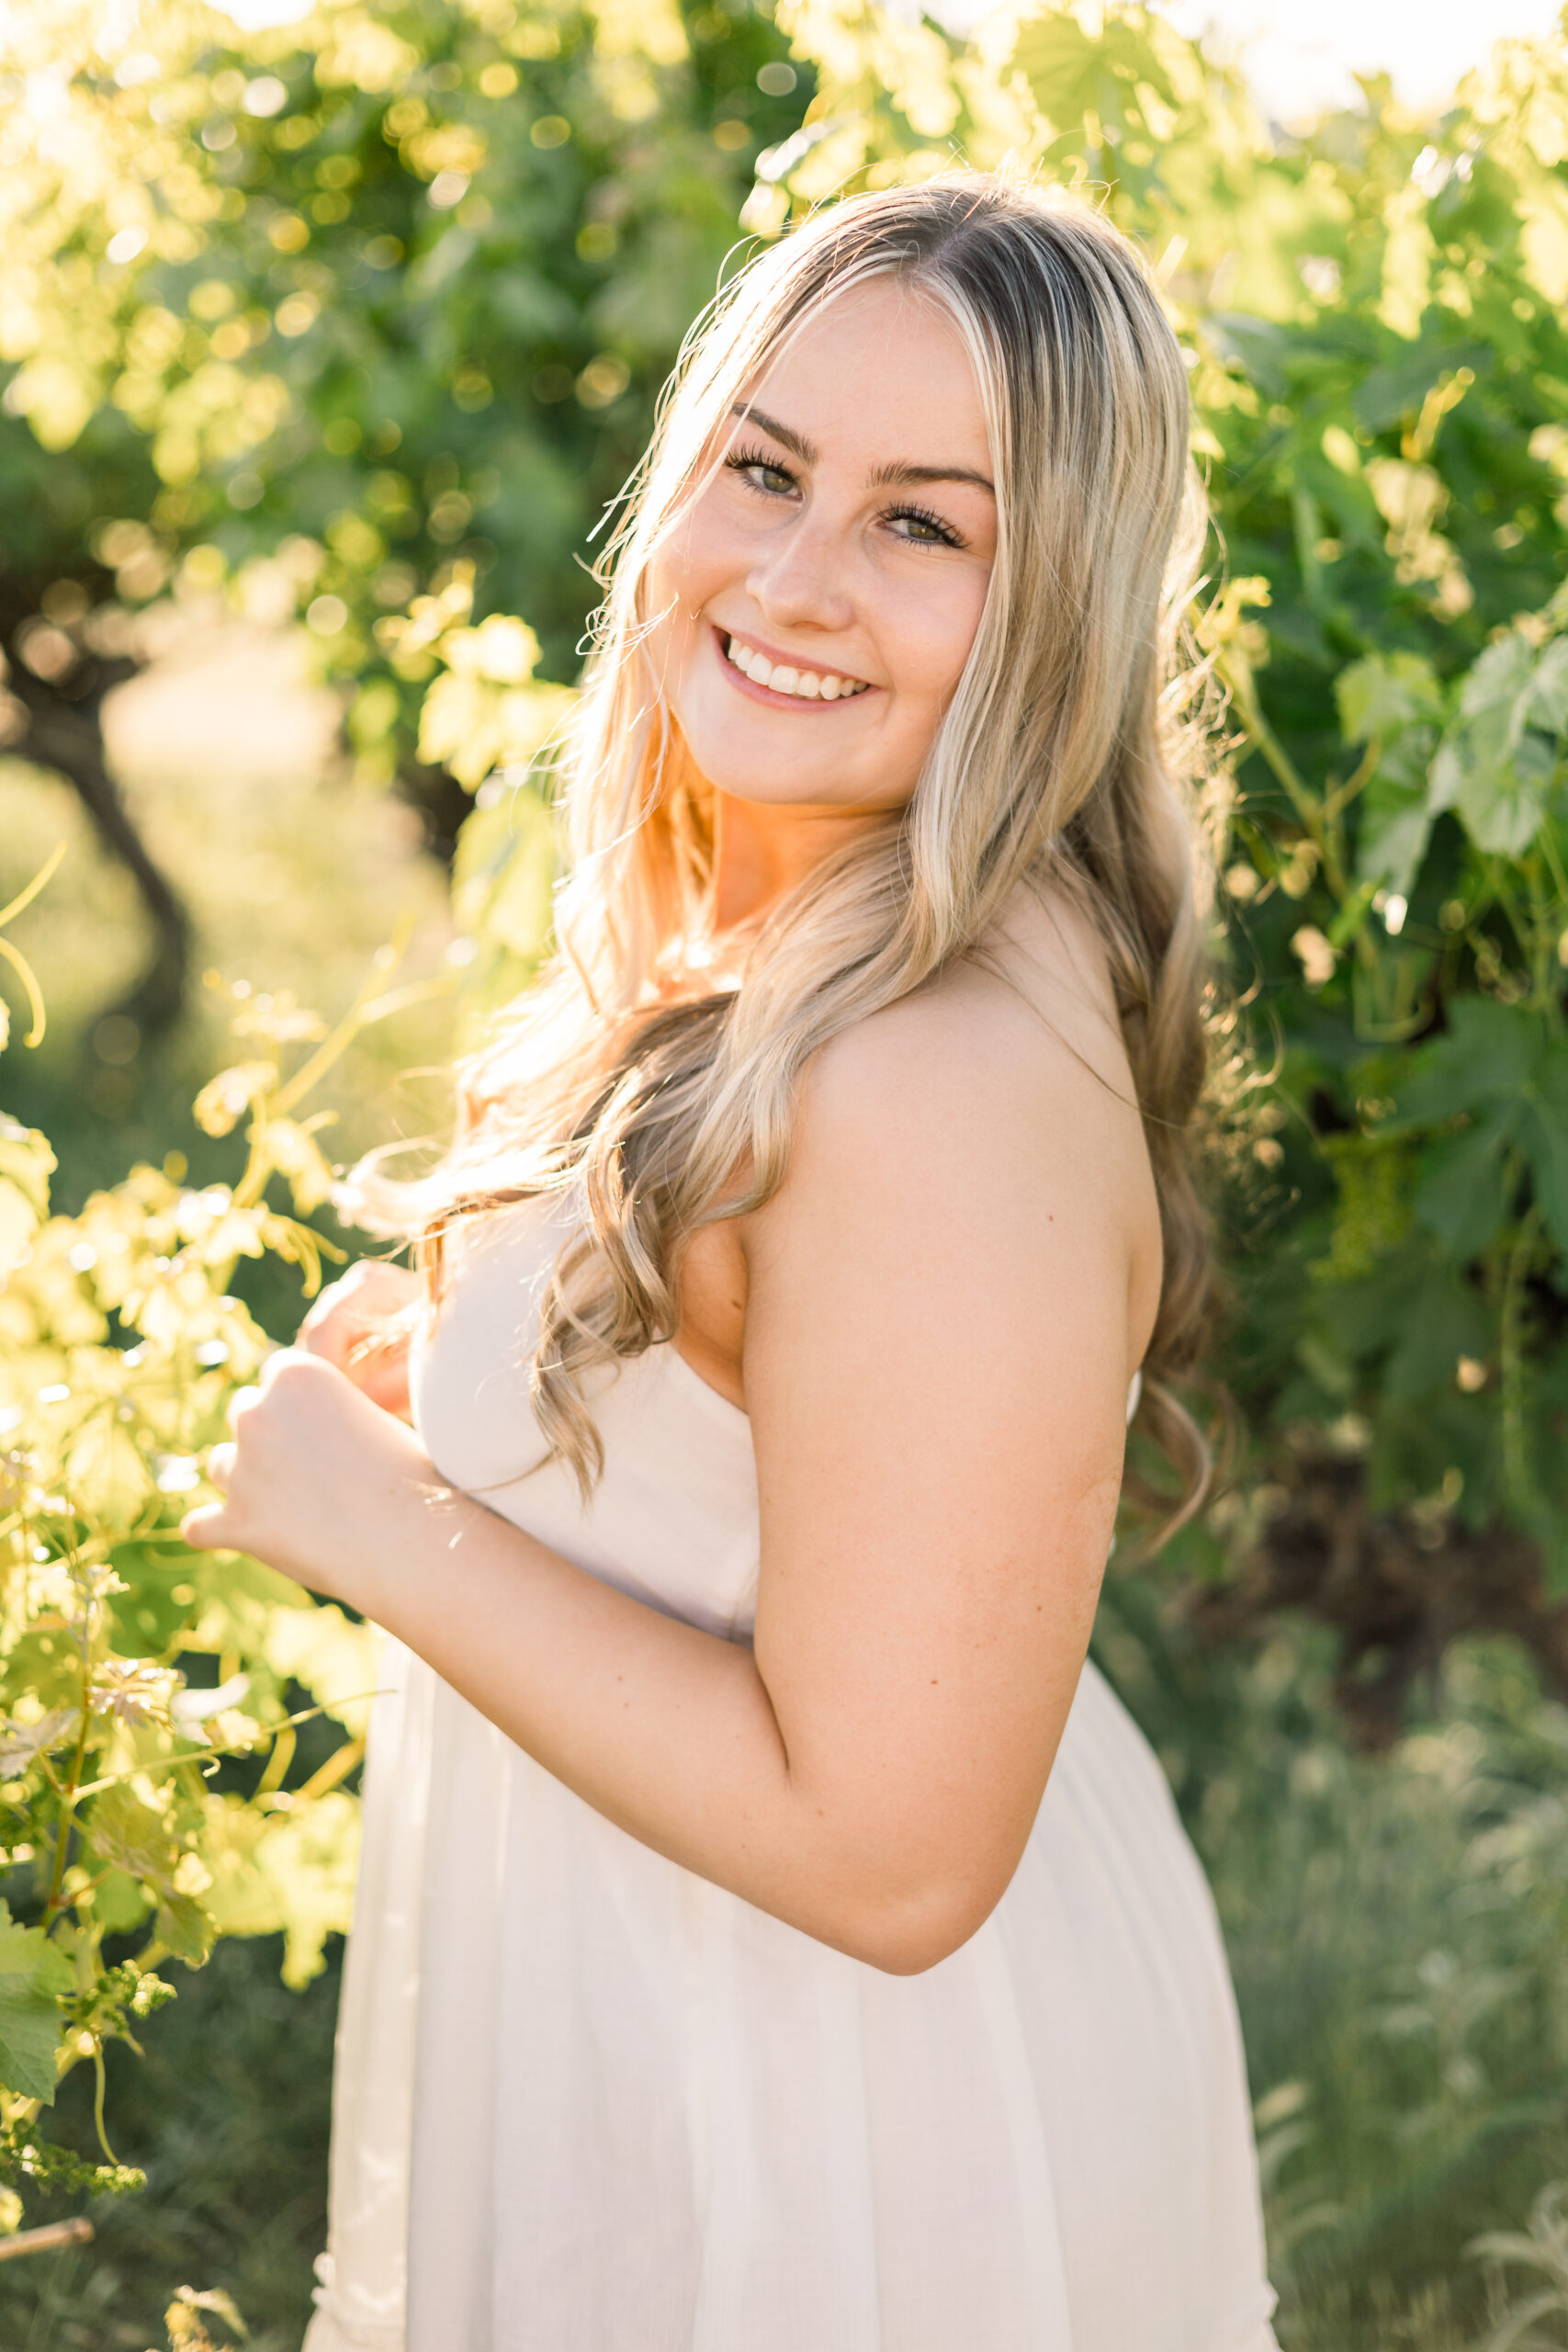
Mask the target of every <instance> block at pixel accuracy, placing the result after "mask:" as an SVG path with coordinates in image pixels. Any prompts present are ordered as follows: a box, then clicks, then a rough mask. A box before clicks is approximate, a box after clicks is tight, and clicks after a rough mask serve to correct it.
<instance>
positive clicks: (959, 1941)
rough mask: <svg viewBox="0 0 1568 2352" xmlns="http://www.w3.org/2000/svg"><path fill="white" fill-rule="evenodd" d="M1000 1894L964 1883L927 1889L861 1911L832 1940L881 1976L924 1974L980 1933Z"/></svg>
mask: <svg viewBox="0 0 1568 2352" xmlns="http://www.w3.org/2000/svg"><path fill="white" fill-rule="evenodd" d="M998 1899H999V1898H998V1894H991V1895H988V1896H987V1897H985V1898H981V1897H979V1896H977V1895H976V1892H975V1890H974V1888H973V1887H968V1886H966V1887H962V1888H960V1887H942V1888H933V1889H930V1890H927V1891H924V1892H922V1893H921V1894H919V1895H917V1896H913V1897H908V1896H906V1897H904V1898H902V1899H899V1900H897V1901H889V1902H885V1903H880V1904H876V1905H873V1906H872V1907H871V1909H870V1910H869V1911H866V1910H862V1911H861V1912H860V1914H859V1915H858V1916H857V1917H856V1918H855V1919H854V1921H853V1922H852V1923H850V1932H849V1933H847V1934H846V1935H844V1936H843V1937H842V1938H841V1939H840V1938H835V1939H834V1940H835V1941H836V1942H838V1944H839V1948H840V1951H847V1952H848V1953H849V1955H850V1957H851V1959H852V1960H858V1961H861V1962H863V1963H864V1965H865V1966H866V1967H867V1968H874V1969H877V1970H879V1971H880V1972H881V1973H882V1974H883V1975H884V1976H923V1975H925V1973H926V1972H927V1971H928V1970H929V1969H932V1968H940V1967H941V1965H942V1962H943V1961H944V1960H951V1959H952V1957H953V1953H954V1952H956V1951H962V1950H963V1948H964V1945H965V1944H966V1943H967V1942H968V1941H969V1939H970V1938H971V1937H972V1936H975V1935H977V1934H978V1933H979V1931H980V1929H981V1928H983V1927H984V1926H985V1924H986V1921H987V1919H988V1918H989V1917H990V1916H991V1913H992V1912H993V1911H994V1910H995V1909H996V1906H997V1903H998Z"/></svg>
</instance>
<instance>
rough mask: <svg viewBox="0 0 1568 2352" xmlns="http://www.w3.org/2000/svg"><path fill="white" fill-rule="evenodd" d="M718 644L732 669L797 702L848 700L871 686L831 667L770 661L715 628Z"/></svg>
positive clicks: (750, 647)
mask: <svg viewBox="0 0 1568 2352" xmlns="http://www.w3.org/2000/svg"><path fill="white" fill-rule="evenodd" d="M718 641H719V645H720V647H721V649H722V650H723V653H724V658H725V660H726V661H727V662H728V663H729V666H730V668H731V669H732V670H739V673H740V674H741V676H742V677H743V678H748V679H750V683H751V684H752V685H754V686H765V687H766V688H767V689H768V692H769V693H770V694H775V695H788V696H790V697H791V698H792V699H793V700H795V701H796V702H850V701H852V700H853V698H854V697H855V695H863V694H868V693H869V692H870V691H871V689H870V685H869V683H868V681H867V680H866V679H864V678H844V677H840V675H839V674H838V673H837V672H836V671H832V670H807V669H806V668H804V667H803V666H802V665H801V664H800V663H798V662H770V661H769V659H768V657H767V655H766V654H765V653H762V652H761V651H759V650H758V649H757V647H756V646H754V645H747V644H746V643H745V642H744V641H743V640H742V639H740V638H739V637H730V636H728V635H727V634H726V632H725V631H724V630H723V629H720V631H719V632H718Z"/></svg>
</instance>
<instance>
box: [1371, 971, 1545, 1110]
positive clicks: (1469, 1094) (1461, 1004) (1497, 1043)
mask: <svg viewBox="0 0 1568 2352" xmlns="http://www.w3.org/2000/svg"><path fill="white" fill-rule="evenodd" d="M1448 1018H1449V1028H1448V1030H1447V1033H1446V1034H1445V1035H1443V1036H1441V1037H1438V1038H1437V1039H1435V1040H1434V1042H1433V1043H1432V1044H1431V1045H1429V1046H1423V1047H1422V1048H1421V1050H1420V1052H1419V1053H1418V1054H1417V1055H1416V1067H1415V1069H1414V1070H1413V1071H1412V1073H1411V1075H1410V1077H1409V1078H1408V1079H1407V1080H1405V1082H1404V1085H1402V1086H1401V1087H1400V1089H1399V1091H1398V1092H1397V1094H1396V1096H1395V1098H1394V1102H1395V1111H1394V1116H1393V1120H1392V1121H1391V1122H1388V1123H1386V1124H1385V1129H1384V1132H1385V1133H1390V1134H1393V1133H1398V1132H1399V1131H1400V1130H1402V1129H1404V1128H1407V1127H1414V1126H1433V1125H1438V1123H1439V1122H1441V1121H1443V1120H1445V1119H1452V1118H1456V1117H1458V1116H1460V1115H1461V1114H1462V1113H1465V1112H1474V1111H1475V1110H1476V1108H1477V1106H1478V1105H1480V1104H1482V1103H1492V1102H1498V1101H1502V1102H1510V1103H1511V1102H1513V1101H1514V1100H1515V1099H1516V1098H1517V1096H1518V1095H1519V1094H1521V1093H1522V1092H1523V1091H1524V1089H1525V1087H1526V1086H1527V1085H1528V1084H1529V1080H1530V1076H1531V1072H1532V1069H1533V1067H1534V1063H1535V1059H1536V1051H1537V1040H1538V1036H1539V1024H1538V1023H1537V1022H1536V1021H1535V1018H1534V1016H1533V1015H1531V1014H1529V1013H1528V1012H1521V1011H1520V1009H1519V1008H1518V1007H1517V1005H1509V1004H1499V1003H1498V1002H1497V1001H1496V1000H1495V998H1493V997H1460V998H1456V999H1455V1000H1454V1001H1452V1002H1451V1003H1450V1006H1449V1008H1448Z"/></svg>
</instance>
